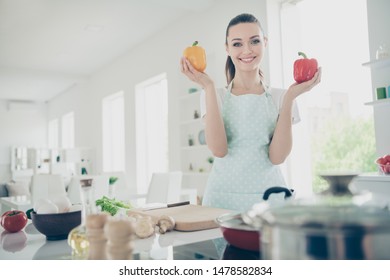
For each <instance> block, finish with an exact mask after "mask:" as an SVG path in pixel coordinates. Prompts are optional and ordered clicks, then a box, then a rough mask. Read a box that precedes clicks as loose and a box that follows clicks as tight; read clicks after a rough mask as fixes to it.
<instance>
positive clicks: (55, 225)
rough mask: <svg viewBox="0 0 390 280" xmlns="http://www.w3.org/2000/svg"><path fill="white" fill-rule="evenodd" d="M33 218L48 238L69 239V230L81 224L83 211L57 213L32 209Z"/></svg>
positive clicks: (37, 227) (38, 228)
mask: <svg viewBox="0 0 390 280" xmlns="http://www.w3.org/2000/svg"><path fill="white" fill-rule="evenodd" d="M31 220H32V223H33V225H34V226H35V228H36V229H37V230H38V231H39V232H40V233H42V234H43V235H45V236H46V239H47V240H62V239H67V238H68V234H69V232H70V231H71V230H72V229H74V228H75V227H77V226H79V225H80V224H81V211H73V212H66V213H56V214H37V213H35V212H34V211H32V212H31Z"/></svg>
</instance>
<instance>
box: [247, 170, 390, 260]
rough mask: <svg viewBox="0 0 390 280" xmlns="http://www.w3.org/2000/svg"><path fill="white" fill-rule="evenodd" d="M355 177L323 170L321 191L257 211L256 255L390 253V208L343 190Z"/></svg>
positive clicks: (386, 256) (322, 256)
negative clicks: (258, 239)
mask: <svg viewBox="0 0 390 280" xmlns="http://www.w3.org/2000/svg"><path fill="white" fill-rule="evenodd" d="M355 177H356V174H333V175H332V174H326V175H323V178H325V179H327V181H328V182H329V183H330V188H329V190H327V192H325V195H324V194H323V195H319V196H316V197H314V198H313V199H305V200H295V201H292V202H290V203H286V204H285V205H284V206H282V207H274V208H269V209H266V210H264V211H262V212H259V213H258V215H257V216H256V218H255V219H254V220H255V221H256V222H257V224H260V225H261V244H260V247H261V253H262V258H263V259H331V260H338V259H390V212H389V211H388V210H387V209H386V208H383V207H378V206H376V205H373V204H367V203H364V201H363V200H362V199H360V200H359V199H356V198H359V197H358V196H353V195H352V194H351V193H350V191H349V182H350V181H351V180H352V179H353V178H355ZM362 197H364V195H363V196H361V197H360V198H362ZM362 201H363V202H362Z"/></svg>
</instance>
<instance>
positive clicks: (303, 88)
mask: <svg viewBox="0 0 390 280" xmlns="http://www.w3.org/2000/svg"><path fill="white" fill-rule="evenodd" d="M320 82H321V67H319V68H318V70H317V72H316V73H315V74H314V77H313V78H312V79H311V80H309V81H306V82H303V83H300V84H298V83H294V84H292V85H291V86H290V87H289V88H288V90H287V94H288V95H289V96H290V97H292V98H293V99H295V98H296V97H298V96H299V95H301V94H302V93H304V92H307V91H310V90H311V89H312V88H313V87H315V86H316V85H318V84H319V83H320Z"/></svg>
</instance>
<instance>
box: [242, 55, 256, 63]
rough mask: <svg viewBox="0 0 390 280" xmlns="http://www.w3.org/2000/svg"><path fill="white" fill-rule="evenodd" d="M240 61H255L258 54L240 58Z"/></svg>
mask: <svg viewBox="0 0 390 280" xmlns="http://www.w3.org/2000/svg"><path fill="white" fill-rule="evenodd" d="M238 59H239V60H240V61H242V62H243V63H246V64H249V63H251V62H252V61H254V60H255V59H256V56H251V57H245V58H244V57H241V58H238Z"/></svg>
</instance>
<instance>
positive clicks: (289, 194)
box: [263, 186, 294, 200]
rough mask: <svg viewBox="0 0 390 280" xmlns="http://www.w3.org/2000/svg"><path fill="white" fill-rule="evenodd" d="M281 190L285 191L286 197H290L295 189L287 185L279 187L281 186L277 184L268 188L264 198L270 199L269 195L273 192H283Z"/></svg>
mask: <svg viewBox="0 0 390 280" xmlns="http://www.w3.org/2000/svg"><path fill="white" fill-rule="evenodd" d="M281 192H284V198H285V199H286V198H289V197H291V196H292V195H293V192H294V190H293V189H288V188H286V187H279V186H275V187H270V188H268V189H267V190H266V191H265V192H264V194H263V199H264V200H268V198H269V196H270V195H271V194H273V193H281Z"/></svg>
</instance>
